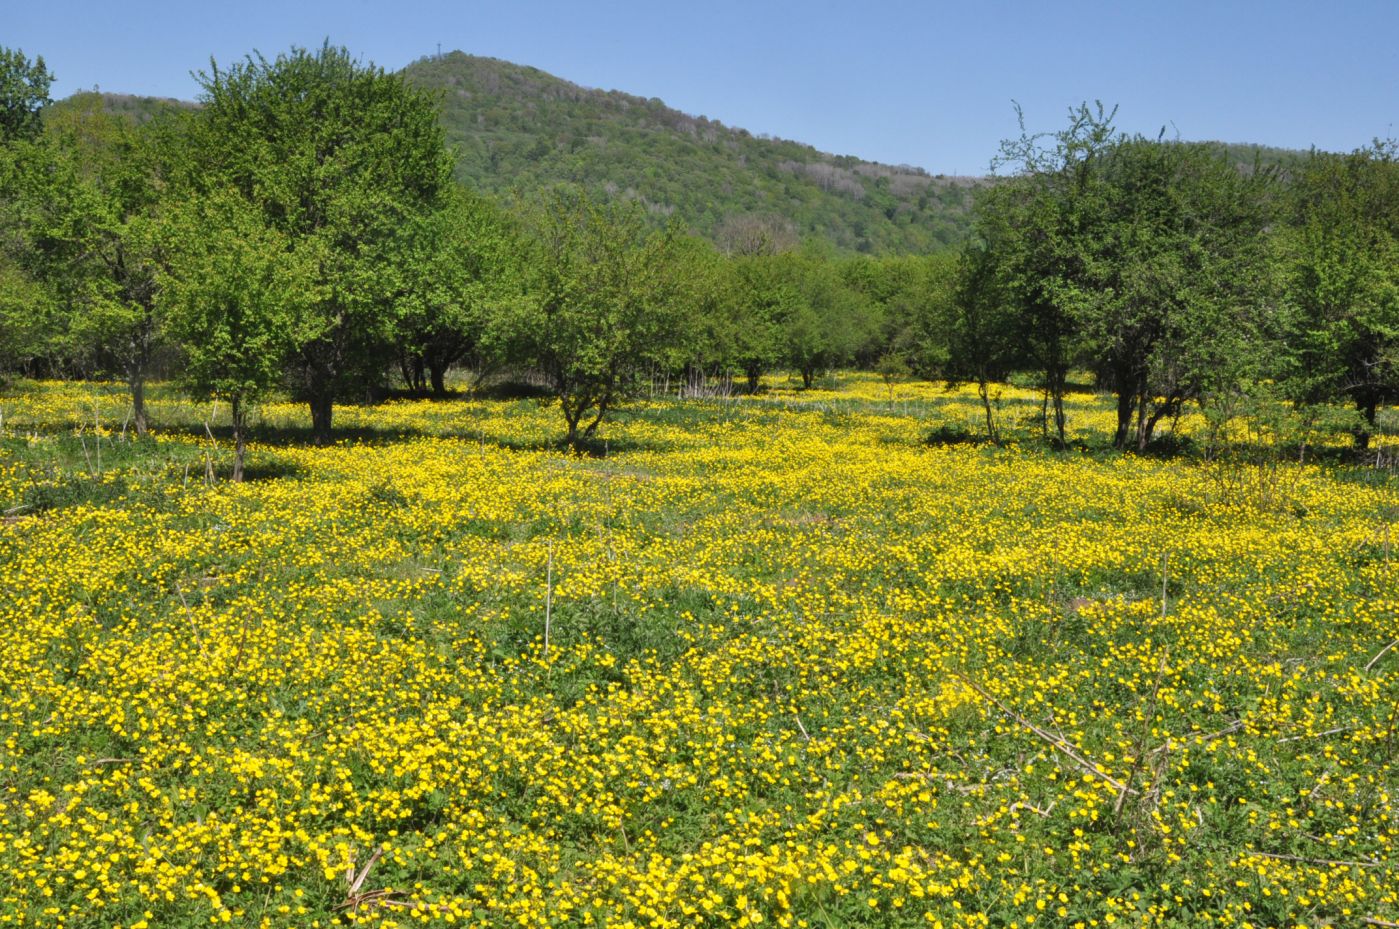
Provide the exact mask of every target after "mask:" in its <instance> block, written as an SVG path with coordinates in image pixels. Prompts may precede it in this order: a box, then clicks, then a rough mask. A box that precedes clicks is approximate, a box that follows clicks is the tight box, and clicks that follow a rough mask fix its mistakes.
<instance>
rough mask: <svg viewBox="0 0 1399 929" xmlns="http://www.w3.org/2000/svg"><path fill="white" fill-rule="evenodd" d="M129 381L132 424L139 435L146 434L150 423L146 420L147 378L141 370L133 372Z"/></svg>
mask: <svg viewBox="0 0 1399 929" xmlns="http://www.w3.org/2000/svg"><path fill="white" fill-rule="evenodd" d="M127 383H129V384H130V385H131V425H132V426H133V427H134V428H135V429H136V434H137V435H145V434H146V429H147V428H148V423H147V422H146V379H145V378H144V377H143V376H142V375H141V372H140V371H136V372H133V373H132V374H131V375H130V376H129V377H128V378H127Z"/></svg>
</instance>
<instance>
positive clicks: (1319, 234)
mask: <svg viewBox="0 0 1399 929" xmlns="http://www.w3.org/2000/svg"><path fill="white" fill-rule="evenodd" d="M1291 213H1292V216H1291V219H1292V222H1291V224H1290V227H1289V231H1288V233H1287V234H1286V236H1285V240H1284V242H1285V245H1284V250H1285V254H1286V257H1287V260H1288V268H1289V284H1290V288H1289V289H1290V293H1291V295H1292V298H1293V301H1294V304H1295V306H1296V308H1297V311H1298V319H1297V325H1298V327H1299V333H1298V338H1297V339H1296V342H1297V344H1298V345H1299V347H1300V351H1299V357H1298V362H1299V364H1298V367H1297V369H1296V375H1295V377H1294V378H1293V379H1292V383H1293V393H1294V395H1295V396H1297V397H1298V398H1299V399H1303V400H1307V401H1312V402H1316V401H1331V400H1343V399H1344V400H1348V401H1350V402H1351V403H1353V404H1354V405H1355V407H1356V409H1357V410H1359V411H1361V413H1363V414H1364V416H1365V419H1366V424H1365V425H1363V426H1361V427H1359V428H1357V430H1356V433H1355V437H1356V442H1357V444H1358V445H1360V446H1361V447H1364V446H1365V445H1366V444H1368V442H1369V433H1370V430H1371V428H1372V427H1373V425H1374V420H1375V411H1376V409H1377V407H1378V406H1379V405H1380V404H1381V403H1388V402H1392V401H1393V399H1394V397H1395V396H1396V395H1397V394H1399V160H1396V149H1395V145H1394V143H1392V142H1390V143H1376V144H1375V145H1374V146H1373V147H1371V148H1369V149H1362V150H1361V151H1357V152H1355V153H1353V154H1350V155H1331V154H1325V153H1320V152H1318V153H1314V154H1313V155H1312V157H1311V158H1310V159H1308V161H1307V162H1306V163H1305V165H1304V166H1303V167H1302V168H1301V169H1300V171H1299V172H1298V177H1297V180H1296V182H1295V184H1294V186H1293V188H1292V196H1291Z"/></svg>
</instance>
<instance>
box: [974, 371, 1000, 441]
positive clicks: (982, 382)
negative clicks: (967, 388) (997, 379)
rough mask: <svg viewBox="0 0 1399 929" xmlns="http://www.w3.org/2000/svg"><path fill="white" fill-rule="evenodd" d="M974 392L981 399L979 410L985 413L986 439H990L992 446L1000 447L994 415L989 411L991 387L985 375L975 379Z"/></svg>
mask: <svg viewBox="0 0 1399 929" xmlns="http://www.w3.org/2000/svg"><path fill="white" fill-rule="evenodd" d="M976 392H977V395H978V396H980V397H981V408H982V410H983V411H985V413H986V438H988V439H990V440H991V443H992V444H993V445H1000V444H1001V436H1000V433H999V432H997V430H996V414H995V412H994V411H993V410H992V409H991V386H990V384H989V382H988V381H987V379H986V376H985V375H982V376H981V377H979V378H977V381H976Z"/></svg>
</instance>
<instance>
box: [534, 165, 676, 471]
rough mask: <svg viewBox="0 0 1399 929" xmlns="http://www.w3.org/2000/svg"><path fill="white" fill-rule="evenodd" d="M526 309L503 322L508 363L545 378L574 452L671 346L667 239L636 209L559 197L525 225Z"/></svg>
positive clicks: (584, 198)
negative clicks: (528, 251)
mask: <svg viewBox="0 0 1399 929" xmlns="http://www.w3.org/2000/svg"><path fill="white" fill-rule="evenodd" d="M530 224H531V232H532V234H533V236H532V237H533V246H534V247H533V252H532V255H531V264H530V272H531V287H530V290H531V294H532V299H531V300H529V301H527V302H525V303H523V304H521V305H519V306H518V307H517V308H516V312H515V313H514V314H513V316H512V317H511V318H510V319H509V320H508V321H507V325H508V326H509V329H510V336H511V342H512V344H513V346H514V354H515V357H516V358H517V359H518V360H520V361H524V362H526V363H528V364H530V365H532V366H533V367H535V368H538V369H539V370H540V371H541V372H542V373H543V374H544V376H545V378H547V380H548V382H549V386H550V387H551V389H552V390H553V393H554V396H555V397H556V398H557V399H558V401H559V406H560V409H561V410H562V411H563V416H564V421H565V423H566V424H567V426H568V431H567V434H566V435H565V441H566V442H567V443H568V445H569V446H570V447H571V448H573V449H575V450H579V449H581V448H582V447H583V446H584V444H585V443H586V442H587V441H588V440H590V439H591V438H592V437H593V435H594V434H595V433H596V431H597V427H598V424H599V423H601V422H602V419H603V417H605V416H606V415H607V413H608V412H609V411H610V410H612V409H613V408H614V407H616V406H617V404H619V403H621V402H622V401H624V400H625V399H627V398H628V397H629V396H632V395H634V394H635V392H636V391H637V389H638V384H639V376H640V374H641V372H642V371H643V370H644V369H645V368H646V367H647V366H648V365H651V364H664V363H666V362H667V361H668V360H670V353H671V350H672V349H673V347H674V346H675V344H676V339H677V331H678V326H677V320H676V319H675V318H674V315H675V314H674V302H673V301H672V300H670V299H669V295H668V294H667V293H666V289H667V288H666V285H667V282H668V280H669V279H670V278H669V275H668V274H667V269H666V263H667V261H668V260H669V259H670V256H671V254H672V250H673V247H674V246H673V242H674V237H673V236H672V235H671V234H669V233H656V232H653V231H651V230H650V229H649V227H648V226H647V224H646V221H645V218H644V216H643V215H642V213H641V211H640V209H639V208H638V207H637V206H635V205H633V204H626V203H610V204H604V203H599V202H597V201H595V200H592V199H590V198H588V197H587V196H586V195H584V194H581V193H579V192H575V191H556V192H555V193H553V194H552V195H550V196H549V197H547V198H546V199H545V200H544V202H543V203H542V204H540V205H539V206H538V208H537V209H535V210H534V211H533V214H532V215H531V217H530Z"/></svg>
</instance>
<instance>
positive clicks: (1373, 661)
mask: <svg viewBox="0 0 1399 929" xmlns="http://www.w3.org/2000/svg"><path fill="white" fill-rule="evenodd" d="M1396 645H1399V639H1395V640H1394V641H1393V642H1390V643H1389V644H1388V645H1386V646H1385V647H1384V648H1382V649H1380V651H1379V654H1378V655H1376V656H1375V657H1374V658H1371V659H1370V663H1369V664H1367V665H1366V666H1365V673H1366V674H1369V673H1370V669H1371V668H1373V667H1374V666H1375V665H1376V664H1378V663H1379V660H1380V659H1381V658H1383V657H1384V656H1385V655H1388V654H1389V653H1390V652H1391V651H1393V650H1394V646H1396Z"/></svg>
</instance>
